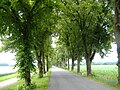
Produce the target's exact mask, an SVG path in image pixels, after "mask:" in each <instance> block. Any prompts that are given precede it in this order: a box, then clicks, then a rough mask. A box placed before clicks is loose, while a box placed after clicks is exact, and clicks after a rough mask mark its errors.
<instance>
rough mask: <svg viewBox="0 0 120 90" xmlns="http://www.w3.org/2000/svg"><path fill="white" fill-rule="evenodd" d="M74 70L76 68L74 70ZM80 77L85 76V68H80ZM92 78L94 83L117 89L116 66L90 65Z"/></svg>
mask: <svg viewBox="0 0 120 90" xmlns="http://www.w3.org/2000/svg"><path fill="white" fill-rule="evenodd" d="M75 69H76V68H75ZM80 71H81V73H80V75H82V76H86V66H83V65H82V66H81V67H80ZM92 74H93V76H92V78H91V79H94V80H96V81H99V82H102V83H104V84H108V85H110V86H114V87H117V88H119V87H120V86H119V85H117V66H116V65H92Z"/></svg>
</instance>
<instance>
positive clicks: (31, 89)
mask: <svg viewBox="0 0 120 90" xmlns="http://www.w3.org/2000/svg"><path fill="white" fill-rule="evenodd" d="M36 87H37V85H36V84H35V83H32V84H31V85H30V86H26V85H25V84H23V85H19V86H18V87H17V90H35V88H36Z"/></svg>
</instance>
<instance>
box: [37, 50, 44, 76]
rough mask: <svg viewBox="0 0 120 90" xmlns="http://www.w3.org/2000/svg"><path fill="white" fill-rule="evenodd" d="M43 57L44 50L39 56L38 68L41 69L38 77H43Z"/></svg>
mask: <svg viewBox="0 0 120 90" xmlns="http://www.w3.org/2000/svg"><path fill="white" fill-rule="evenodd" d="M41 57H42V51H40V56H38V69H39V75H38V77H39V78H42V77H43V63H42V60H41Z"/></svg>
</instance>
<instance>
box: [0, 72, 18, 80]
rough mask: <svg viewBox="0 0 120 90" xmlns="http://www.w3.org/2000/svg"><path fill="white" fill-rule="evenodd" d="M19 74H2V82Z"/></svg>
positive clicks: (0, 77)
mask: <svg viewBox="0 0 120 90" xmlns="http://www.w3.org/2000/svg"><path fill="white" fill-rule="evenodd" d="M16 76H17V73H8V74H4V75H2V76H0V82H2V81H5V80H8V79H11V78H14V77H16Z"/></svg>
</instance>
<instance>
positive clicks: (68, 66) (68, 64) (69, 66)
mask: <svg viewBox="0 0 120 90" xmlns="http://www.w3.org/2000/svg"><path fill="white" fill-rule="evenodd" d="M69 64H70V62H69V58H68V70H69V69H70V66H69Z"/></svg>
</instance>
